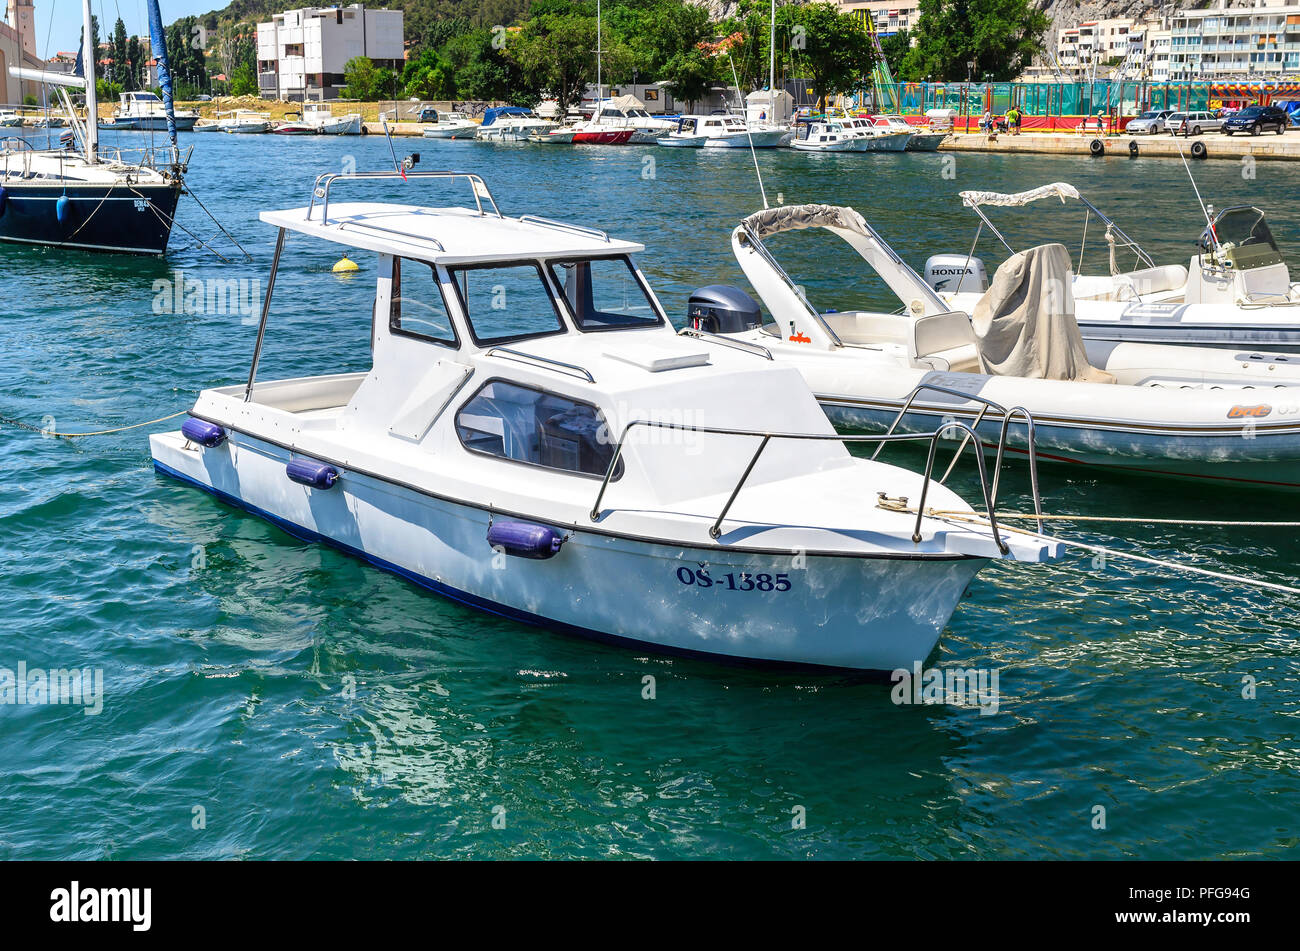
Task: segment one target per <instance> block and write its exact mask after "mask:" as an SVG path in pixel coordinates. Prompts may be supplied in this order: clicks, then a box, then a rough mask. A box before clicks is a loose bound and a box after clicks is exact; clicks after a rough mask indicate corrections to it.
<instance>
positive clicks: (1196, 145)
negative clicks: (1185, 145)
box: [1192, 142, 1207, 159]
mask: <svg viewBox="0 0 1300 951" xmlns="http://www.w3.org/2000/svg"><path fill="white" fill-rule="evenodd" d="M1206 154H1207V153H1206V150H1205V143H1204V142H1193V143H1192V158H1194V159H1203V158H1205V156H1206Z"/></svg>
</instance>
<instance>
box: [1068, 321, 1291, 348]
mask: <svg viewBox="0 0 1300 951" xmlns="http://www.w3.org/2000/svg"><path fill="white" fill-rule="evenodd" d="M1076 316H1077V315H1076ZM1078 323H1079V332H1080V333H1081V334H1082V335H1083V339H1085V340H1098V341H1106V342H1115V343H1150V344H1162V345H1174V346H1184V347H1215V348H1220V349H1238V348H1240V349H1245V350H1252V351H1255V350H1266V351H1274V352H1277V353H1300V324H1277V325H1272V326H1270V325H1267V324H1257V325H1255V326H1245V325H1242V324H1226V323H1225V324H1210V323H1206V324H1195V323H1170V324H1160V323H1158V322H1152V323H1130V322H1127V321H1113V320H1098V321H1089V320H1086V319H1084V318H1082V317H1079V318H1078Z"/></svg>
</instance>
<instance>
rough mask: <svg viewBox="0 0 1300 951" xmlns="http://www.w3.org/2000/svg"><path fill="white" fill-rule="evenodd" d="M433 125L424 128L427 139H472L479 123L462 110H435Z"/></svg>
mask: <svg viewBox="0 0 1300 951" xmlns="http://www.w3.org/2000/svg"><path fill="white" fill-rule="evenodd" d="M434 115H435V117H436V118H435V121H434V123H433V125H432V126H428V127H426V128H425V130H424V137H425V138H426V139H472V138H474V133H475V132H476V131H478V123H477V122H475V121H474V120H472V119H471V118H469V116H467V115H465V114H464V113H460V112H435V113H434Z"/></svg>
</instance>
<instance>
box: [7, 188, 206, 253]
mask: <svg viewBox="0 0 1300 951" xmlns="http://www.w3.org/2000/svg"><path fill="white" fill-rule="evenodd" d="M180 192H181V184H180V182H170V183H168V184H166V185H162V186H159V185H147V186H146V185H141V184H138V183H137V184H135V185H130V186H128V185H124V184H123V185H118V184H114V185H91V184H85V185H71V184H70V185H67V186H66V187H64V186H63V185H37V184H34V183H24V182H15V181H9V182H6V183H4V203H3V206H0V241H12V242H17V243H21V244H40V245H46V246H49V247H58V248H77V249H80V250H87V251H118V252H123V253H127V254H164V253H165V252H166V251H167V241H168V239H169V237H170V236H171V226H172V219H173V217H174V216H175V214H176V204H177V202H178V201H179V200H180ZM62 198H66V199H67V201H66V203H64V204H63V205H62V213H60V199H62Z"/></svg>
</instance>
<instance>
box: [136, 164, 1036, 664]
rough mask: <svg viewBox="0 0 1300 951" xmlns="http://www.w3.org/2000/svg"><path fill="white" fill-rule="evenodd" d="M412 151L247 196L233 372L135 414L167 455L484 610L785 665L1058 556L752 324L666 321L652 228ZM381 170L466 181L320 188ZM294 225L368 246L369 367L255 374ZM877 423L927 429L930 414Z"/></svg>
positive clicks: (298, 233) (894, 654)
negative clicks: (255, 299)
mask: <svg viewBox="0 0 1300 951" xmlns="http://www.w3.org/2000/svg"><path fill="white" fill-rule="evenodd" d="M401 174H402V173H400V172H382V173H378V172H376V173H353V174H350V175H343V174H329V175H322V176H320V177H319V178H318V179H317V180H316V181H315V183H314V185H313V188H312V200H311V202H310V203H309V204H308V205H307V206H305V207H298V208H291V209H287V210H282V211H267V212H263V213H262V215H261V219H262V221H263V222H265V223H266V224H268V225H270V226H271V227H272V228H275V229H276V230H277V232H278V240H277V242H276V250H275V257H274V261H273V263H272V271H271V275H270V278H269V280H268V281H267V284H266V286H267V298H266V301H265V303H264V306H263V311H262V319H261V322H260V324H259V327H258V330H257V343H256V347H255V348H254V354H253V359H252V367H251V369H250V373H249V377H248V380H247V382H246V383H240V384H238V385H231V386H221V387H216V388H213V389H208V390H204V391H203V392H202V393H201V394H200V395H199V397H198V400H197V402H196V403H195V404H194V407H193V409H192V410H191V414H190V418H189V419H188V420H186V422H185V423H184V425H183V426H182V427H181V428H180V430H179V431H175V432H170V433H163V434H159V435H154V436H152V437H151V438H150V448H151V452H152V456H153V461H154V465H155V467H156V468H157V470H158V471H159V472H160V473H162V474H164V475H167V476H171V477H175V478H177V479H180V480H182V481H184V482H186V483H189V484H191V485H194V486H197V487H199V488H201V489H204V490H206V491H208V492H211V493H213V494H214V495H215V496H217V497H218V498H220V499H223V500H225V501H227V502H229V503H231V504H233V505H236V506H239V507H241V508H244V509H246V510H248V511H250V512H252V513H255V514H259V515H262V516H264V517H265V518H267V519H269V520H271V521H272V522H274V523H275V524H276V525H279V526H280V527H282V528H284V529H285V530H286V531H288V532H290V533H292V534H293V535H296V536H299V537H302V538H307V539H314V540H321V541H325V542H328V543H330V544H332V545H334V546H336V547H338V548H340V549H342V550H344V551H347V552H350V553H352V554H354V555H356V556H358V557H360V558H363V559H366V560H368V561H370V562H371V563H373V564H375V565H377V566H380V567H382V568H385V569H387V570H390V571H393V572H395V573H397V574H399V575H401V576H402V577H404V578H407V579H409V580H410V581H413V582H415V583H417V584H420V585H423V586H425V587H427V588H430V589H432V590H434V591H436V592H438V593H440V594H442V595H445V596H446V597H449V598H451V599H454V600H456V601H460V602H462V603H465V604H468V605H471V606H473V607H476V608H480V609H482V610H484V611H488V612H491V613H494V614H498V615H502V616H505V617H508V618H513V619H516V620H519V621H523V622H526V623H530V624H536V625H541V626H545V627H549V628H553V629H556V630H559V631H562V632H565V633H570V634H578V635H584V636H588V637H592V638H596V639H601V640H607V641H612V642H615V643H620V644H627V645H633V646H635V647H637V648H638V649H641V650H645V649H649V650H654V651H663V652H669V653H684V654H690V655H699V656H705V657H711V658H718V659H728V660H738V661H746V662H756V663H766V664H777V665H794V666H808V665H811V666H815V667H829V668H849V669H854V670H874V671H892V670H896V669H898V668H905V667H909V666H910V665H911V664H913V663H915V662H917V661H919V660H923V659H924V658H925V657H926V656H927V655H928V654H929V653H930V651H931V649H932V648H933V647H934V645H935V643H936V641H937V638H938V637H939V635H940V632H941V631H942V630H943V628H944V626H945V625H946V624H947V622H948V619H949V617H950V615H951V614H952V612H953V610H954V609H955V608H956V607H957V605H958V604H959V602H960V600H961V598H962V597H963V594H964V592H965V591H966V587H967V584H968V583H969V582H970V580H971V579H972V578H973V577H974V575H975V574H976V572H977V571H979V570H980V568H982V567H983V566H984V565H986V564H987V563H988V562H989V561H991V560H1001V561H1005V562H1038V561H1042V560H1045V559H1049V558H1052V557H1055V556H1056V555H1057V554H1058V552H1059V549H1060V545H1059V544H1058V543H1057V542H1055V541H1051V540H1045V538H1044V537H1040V536H1032V535H1030V534H1027V533H1024V532H1020V531H1016V530H1008V529H1006V528H1003V527H1001V526H1000V525H999V523H998V522H997V521H996V502H995V501H993V500H994V499H995V497H996V492H995V491H993V492H992V494H990V490H989V483H988V481H987V480H986V479H983V478H982V485H983V487H984V500H983V501H984V503H986V504H985V505H983V506H982V507H981V509H980V510H978V515H977V514H976V512H977V510H975V509H972V508H971V506H969V505H968V504H967V503H966V502H964V501H963V500H962V499H961V498H960V497H959V496H958V495H956V494H955V493H954V492H952V491H951V490H950V489H948V488H946V487H945V486H943V485H941V484H939V483H938V482H935V481H933V480H932V479H930V478H928V475H929V472H927V473H926V474H920V473H915V472H911V471H908V470H905V469H901V468H898V467H895V466H891V465H886V464H884V463H881V462H875V461H870V460H866V459H860V458H857V457H855V456H853V455H851V454H850V453H849V452H848V450H847V448H846V447H845V445H844V442H843V441H842V437H840V436H838V435H837V434H836V433H835V431H834V430H833V429H832V428H831V426H830V424H829V422H828V421H827V419H826V417H825V415H824V414H823V413H822V411H821V409H820V408H819V407H818V404H817V402H816V400H815V399H814V398H813V396H812V394H811V393H810V392H809V390H808V387H807V385H806V384H805V383H804V382H803V379H802V378H801V377H800V375H799V373H798V372H796V371H795V369H794V368H792V367H790V366H788V365H785V364H783V363H781V362H778V361H774V360H772V359H769V357H768V355H767V352H766V349H765V348H764V347H762V346H750V345H746V344H742V343H738V342H736V341H733V340H731V339H727V338H722V337H717V336H712V335H707V334H696V335H694V336H690V335H679V334H677V333H675V332H674V331H673V328H672V325H671V324H670V323H669V321H668V319H667V316H666V314H665V313H664V312H663V309H662V307H661V306H660V304H659V302H658V300H657V298H656V297H655V295H654V293H653V292H652V291H651V289H650V287H649V284H648V283H647V281H646V278H645V276H644V274H643V273H642V272H641V270H640V269H639V268H638V267H637V265H636V264H635V262H634V260H633V255H635V254H637V253H639V252H640V251H642V250H643V248H642V246H641V245H639V244H635V243H633V242H629V241H622V240H617V239H614V238H611V237H609V236H608V235H606V234H605V233H603V232H600V231H596V230H593V229H591V228H587V227H583V226H580V225H574V224H567V223H563V222H556V221H552V220H549V219H546V218H541V217H537V216H534V215H523V216H522V217H519V218H511V217H507V216H505V215H503V214H502V213H501V212H500V211H499V209H498V208H497V204H496V202H495V201H494V200H493V198H492V195H491V192H490V191H489V189H488V187H487V185H486V183H485V182H484V181H483V180H482V179H481V178H480V177H479V176H477V175H474V174H469V173H460V172H413V171H408V172H406V173H405V177H406V178H407V179H409V181H407V182H405V183H402V182H400V181H398V177H399V175H401ZM376 180H386V181H388V182H389V184H390V185H391V186H392V187H393V188H414V187H417V186H419V185H428V184H432V183H437V184H447V185H454V184H461V183H463V184H467V185H468V186H469V188H468V189H467V191H469V193H470V194H469V199H470V200H469V203H468V205H466V206H444V205H439V206H422V205H413V204H396V203H391V202H390V203H375V202H341V201H339V200H338V198H337V196H336V195H335V192H336V191H337V190H341V187H343V186H346V185H347V184H348V183H349V182H356V181H371V182H373V181H376ZM291 233H292V234H293V235H294V236H295V241H294V245H295V246H298V245H300V244H301V237H305V238H308V239H312V240H316V241H324V242H328V243H332V244H341V245H344V246H346V247H347V248H350V249H358V250H360V251H363V252H369V253H371V254H373V255H374V257H375V268H376V270H377V272H378V276H377V280H376V295H377V296H376V298H375V301H374V305H373V306H374V310H373V314H372V320H371V324H370V326H369V328H368V329H367V331H366V332H365V333H364V334H362V335H359V336H358V338H357V340H356V345H357V347H358V349H359V351H360V352H364V353H369V354H370V355H371V360H372V366H371V367H370V369H368V370H366V371H362V372H348V373H338V372H333V370H332V368H330V367H322V368H321V372H320V373H319V374H318V375H313V376H306V377H300V378H296V379H282V380H262V379H259V377H258V363H259V359H260V355H261V350H262V344H263V340H264V339H265V337H266V335H267V334H268V333H270V332H272V328H271V327H270V326H269V323H270V321H269V314H270V313H271V295H272V292H273V290H274V286H275V274H276V270H277V269H278V268H279V267H280V265H281V258H282V255H283V253H284V249H285V243H286V242H285V239H286V236H288V235H289V234H291ZM344 326H345V325H344V324H340V325H339V327H340V330H341V329H342V328H343V327H344ZM683 407H698V412H696V411H694V410H692V411H691V412H689V413H688V414H687V415H686V416H685V417H684V416H683ZM890 438H891V439H913V440H918V441H919V443H920V444H921V445H929V446H930V447H931V452H932V453H933V451H934V448H935V447H936V446H937V445H938V443H937V440H938V439H939V438H940V434H939V433H938V432H935V433H929V434H926V435H924V436H921V437H913V436H903V435H902V434H896V435H895V436H893V437H890ZM873 439H877V437H873ZM972 455H973V458H975V459H976V460H978V461H979V465H980V467H981V469H980V471H981V474H982V475H983V472H984V470H983V457H982V456H980V455H979V454H972ZM907 498H910V499H913V500H919V501H920V506H921V508H922V509H923V508H924V506H925V505H926V504H927V499H928V500H929V503H931V504H933V505H934V506H935V507H937V508H939V509H942V510H944V512H945V513H948V512H956V513H958V514H959V516H960V517H958V518H952V517H948V516H947V515H945V516H941V517H932V516H929V515H925V514H923V513H922V514H918V513H917V512H911V511H907V510H906V508H907V506H906V502H905V501H903V502H901V503H900V501H899V500H905V499H907ZM900 505H901V507H900ZM962 513H965V514H964V515H963V514H962Z"/></svg>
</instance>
